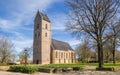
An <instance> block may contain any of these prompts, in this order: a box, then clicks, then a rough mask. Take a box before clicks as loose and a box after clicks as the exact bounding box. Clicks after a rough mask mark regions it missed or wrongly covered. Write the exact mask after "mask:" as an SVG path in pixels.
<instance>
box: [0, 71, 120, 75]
mask: <svg viewBox="0 0 120 75" xmlns="http://www.w3.org/2000/svg"><path fill="white" fill-rule="evenodd" d="M0 75H120V71H117V72H110V71H106V72H105V71H80V72H71V73H61V74H50V73H35V74H24V73H15V72H6V71H0Z"/></svg>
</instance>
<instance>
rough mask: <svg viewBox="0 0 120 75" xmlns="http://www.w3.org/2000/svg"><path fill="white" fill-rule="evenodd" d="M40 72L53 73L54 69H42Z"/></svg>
mask: <svg viewBox="0 0 120 75" xmlns="http://www.w3.org/2000/svg"><path fill="white" fill-rule="evenodd" d="M39 72H45V73H52V72H53V69H47V68H40V69H39Z"/></svg>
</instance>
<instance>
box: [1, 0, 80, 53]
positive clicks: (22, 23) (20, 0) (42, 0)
mask: <svg viewBox="0 0 120 75" xmlns="http://www.w3.org/2000/svg"><path fill="white" fill-rule="evenodd" d="M64 4H65V1H64V0H0V36H6V37H8V38H9V39H10V40H11V41H12V42H13V44H14V46H15V51H16V52H20V51H22V50H23V49H24V48H25V47H31V46H32V44H33V25H34V18H35V15H36V13H37V11H38V10H40V11H41V12H43V13H45V14H47V15H48V17H49V18H50V20H51V29H52V38H54V39H57V40H61V41H65V42H68V43H69V44H70V45H71V46H72V47H73V48H75V46H76V45H77V44H79V42H80V41H78V40H76V39H75V38H73V37H72V36H71V34H70V33H68V32H66V31H65V24H66V22H67V19H66V14H65V11H67V10H68V9H67V8H66V7H65V5H64Z"/></svg>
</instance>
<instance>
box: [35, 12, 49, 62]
mask: <svg viewBox="0 0 120 75" xmlns="http://www.w3.org/2000/svg"><path fill="white" fill-rule="evenodd" d="M50 45H51V26H50V20H49V18H48V16H47V15H45V14H43V13H41V12H39V11H38V12H37V15H36V17H35V20H34V42H33V63H34V64H50V53H51V46H50Z"/></svg>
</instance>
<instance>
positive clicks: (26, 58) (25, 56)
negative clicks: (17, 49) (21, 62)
mask: <svg viewBox="0 0 120 75" xmlns="http://www.w3.org/2000/svg"><path fill="white" fill-rule="evenodd" d="M26 64H27V50H26V49H25V66H26Z"/></svg>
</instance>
